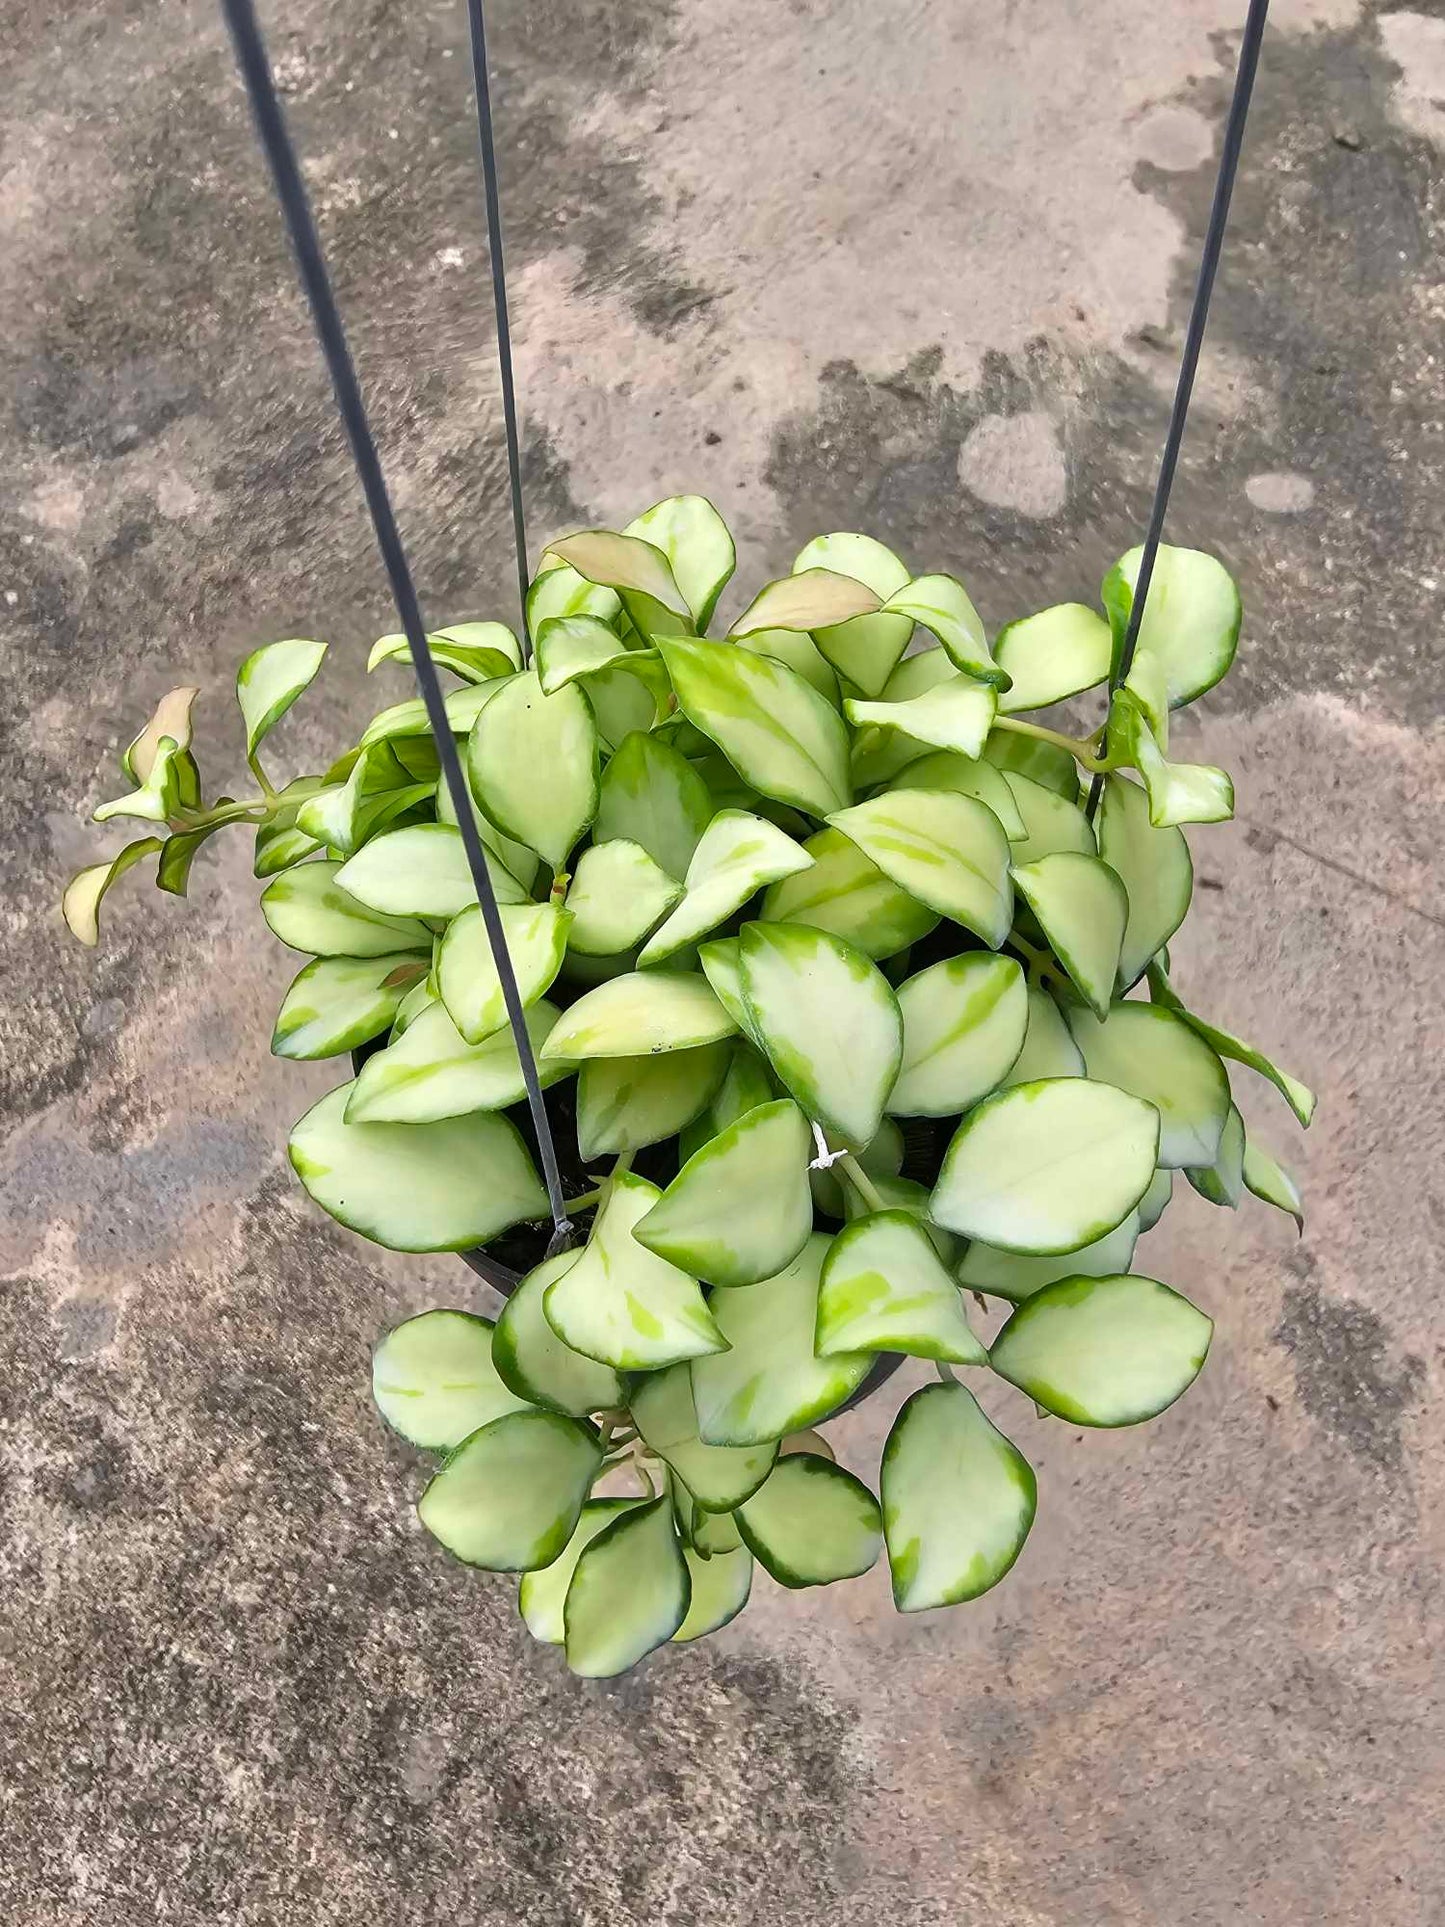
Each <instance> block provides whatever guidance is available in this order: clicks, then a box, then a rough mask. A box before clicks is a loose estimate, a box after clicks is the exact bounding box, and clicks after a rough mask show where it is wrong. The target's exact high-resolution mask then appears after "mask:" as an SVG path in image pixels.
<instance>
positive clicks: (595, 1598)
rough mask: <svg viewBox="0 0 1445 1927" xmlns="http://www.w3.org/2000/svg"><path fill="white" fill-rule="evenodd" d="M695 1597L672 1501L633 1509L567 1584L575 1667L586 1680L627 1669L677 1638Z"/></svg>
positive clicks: (611, 1525)
mask: <svg viewBox="0 0 1445 1927" xmlns="http://www.w3.org/2000/svg"><path fill="white" fill-rule="evenodd" d="M691 1602H692V1581H691V1580H690V1579H689V1577H688V1570H687V1562H686V1560H685V1559H684V1558H683V1556H682V1546H681V1544H680V1543H679V1541H678V1537H677V1533H676V1532H675V1530H674V1529H673V1523H672V1509H671V1507H670V1505H669V1504H668V1501H667V1499H666V1498H660V1499H653V1500H651V1501H650V1502H647V1503H645V1504H642V1505H637V1506H629V1507H628V1509H627V1510H626V1511H625V1512H623V1513H621V1514H619V1516H618V1517H617V1518H615V1519H611V1520H609V1521H608V1523H607V1524H606V1525H605V1526H604V1527H603V1528H602V1530H601V1532H599V1533H598V1535H597V1537H596V1538H595V1539H594V1540H593V1541H592V1543H591V1544H590V1545H588V1546H586V1547H585V1548H584V1549H583V1552H582V1556H581V1558H580V1559H579V1560H578V1561H577V1570H576V1571H575V1572H574V1573H573V1575H572V1583H571V1585H570V1586H569V1587H568V1588H567V1601H566V1604H565V1606H564V1608H563V1620H564V1623H565V1627H566V1651H567V1665H568V1667H569V1669H570V1670H571V1671H572V1672H574V1673H576V1674H577V1675H578V1676H579V1677H580V1678H582V1679H612V1678H614V1677H615V1676H616V1675H617V1674H618V1673H625V1672H626V1671H627V1669H628V1668H629V1667H630V1666H635V1665H636V1664H637V1662H638V1661H639V1660H640V1659H645V1658H646V1657H647V1655H648V1654H649V1653H650V1652H652V1650H653V1649H654V1647H657V1646H661V1645H662V1644H663V1643H664V1642H665V1641H667V1640H669V1639H671V1638H672V1636H673V1634H674V1633H675V1632H676V1631H677V1630H678V1628H679V1627H680V1626H681V1625H682V1623H683V1621H684V1620H685V1619H686V1618H687V1609H688V1606H689V1605H690V1604H691Z"/></svg>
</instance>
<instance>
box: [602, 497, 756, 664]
mask: <svg viewBox="0 0 1445 1927" xmlns="http://www.w3.org/2000/svg"><path fill="white" fill-rule="evenodd" d="M622 532H623V534H624V535H637V536H641V538H642V540H643V541H644V542H649V543H651V545H652V546H653V548H655V549H660V550H661V552H662V554H663V556H664V557H665V558H666V561H667V564H668V566H669V568H670V569H671V570H672V575H673V580H674V581H675V582H676V583H677V586H678V588H679V589H681V591H682V594H683V597H684V599H685V601H686V603H687V606H688V608H689V609H690V610H691V612H692V620H693V626H694V628H695V629H696V630H697V633H698V634H699V635H701V634H702V633H703V631H704V630H705V629H706V628H707V625H708V623H709V622H711V620H712V612H713V610H714V609H715V608H716V607H717V599H718V597H719V596H720V595H721V594H722V592H723V590H724V589H725V588H726V587H727V585H728V583H729V582H730V581H731V580H732V573H733V570H734V569H735V568H736V567H737V560H738V557H737V550H736V549H735V548H734V546H733V538H732V535H731V534H730V532H729V530H728V525H727V523H726V522H724V520H723V519H722V517H721V516H720V515H719V514H718V512H717V510H716V509H715V508H714V507H713V505H712V503H711V502H709V501H708V500H707V498H706V496H703V495H669V496H668V497H667V499H666V501H663V502H655V503H654V504H653V505H652V507H651V508H650V509H644V510H643V512H642V514H641V515H639V516H638V517H637V518H636V519H635V520H634V521H631V522H629V523H628V524H627V527H626V528H625V529H624V530H623V531H622Z"/></svg>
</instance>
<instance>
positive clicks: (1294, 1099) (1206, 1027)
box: [1149, 965, 1315, 1129]
mask: <svg viewBox="0 0 1445 1927" xmlns="http://www.w3.org/2000/svg"><path fill="white" fill-rule="evenodd" d="M1149 994H1150V996H1151V997H1152V998H1153V1000H1154V1002H1155V1003H1156V1004H1159V1005H1162V1006H1163V1007H1164V1008H1165V1009H1167V1010H1171V1011H1173V1012H1174V1014H1175V1015H1176V1016H1177V1017H1181V1018H1182V1019H1183V1020H1184V1022H1185V1023H1186V1024H1188V1026H1189V1028H1190V1029H1191V1030H1192V1031H1194V1032H1195V1034H1196V1035H1197V1036H1199V1037H1202V1038H1203V1039H1204V1041H1205V1043H1206V1044H1208V1045H1209V1047H1210V1049H1211V1050H1213V1051H1216V1052H1217V1053H1218V1055H1219V1056H1220V1057H1224V1058H1228V1059H1229V1061H1230V1062H1231V1063H1233V1064H1243V1065H1244V1066H1245V1067H1246V1068H1247V1069H1248V1070H1252V1071H1256V1072H1258V1074H1259V1075H1260V1076H1261V1077H1262V1078H1264V1079H1265V1081H1266V1082H1267V1083H1270V1084H1273V1086H1274V1088H1275V1089H1276V1090H1277V1091H1278V1092H1279V1094H1280V1096H1281V1097H1282V1098H1283V1099H1284V1101H1285V1103H1286V1104H1288V1105H1289V1107H1290V1109H1291V1110H1292V1111H1293V1112H1294V1114H1295V1116H1296V1118H1297V1119H1298V1120H1299V1122H1300V1123H1301V1124H1303V1125H1304V1126H1305V1128H1306V1129H1308V1128H1309V1124H1310V1120H1311V1119H1312V1118H1313V1117H1314V1114H1315V1094H1314V1092H1313V1091H1312V1090H1311V1089H1310V1088H1309V1086H1308V1085H1307V1084H1301V1082H1300V1081H1299V1079H1298V1078H1297V1077H1291V1076H1290V1074H1289V1072H1288V1071H1282V1070H1281V1069H1280V1067H1279V1065H1278V1064H1276V1063H1275V1062H1274V1061H1273V1060H1272V1059H1271V1058H1268V1057H1266V1056H1265V1054H1264V1052H1263V1051H1262V1050H1260V1049H1258V1048H1257V1046H1255V1045H1254V1044H1246V1043H1245V1042H1244V1040H1243V1038H1240V1037H1235V1036H1233V1035H1232V1034H1231V1033H1230V1032H1229V1031H1227V1030H1218V1029H1216V1027H1215V1026H1214V1025H1213V1024H1206V1023H1205V1021H1204V1019H1203V1018H1202V1017H1196V1016H1195V1015H1194V1012H1193V1011H1192V1010H1186V1009H1185V1007H1184V1005H1183V1004H1182V1003H1181V1002H1180V999H1179V996H1178V993H1177V992H1176V991H1175V990H1174V989H1173V988H1172V986H1171V985H1170V982H1169V978H1168V975H1167V973H1166V972H1164V971H1162V970H1160V969H1159V967H1158V966H1157V965H1156V966H1155V968H1154V969H1153V970H1152V971H1151V972H1150V973H1149Z"/></svg>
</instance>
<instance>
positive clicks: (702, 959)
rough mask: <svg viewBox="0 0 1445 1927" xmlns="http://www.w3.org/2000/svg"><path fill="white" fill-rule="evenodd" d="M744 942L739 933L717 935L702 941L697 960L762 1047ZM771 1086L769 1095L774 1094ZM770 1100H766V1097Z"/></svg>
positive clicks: (726, 1007) (728, 1007)
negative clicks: (748, 991) (746, 979)
mask: <svg viewBox="0 0 1445 1927" xmlns="http://www.w3.org/2000/svg"><path fill="white" fill-rule="evenodd" d="M741 952H742V946H741V944H740V943H739V942H738V940H737V938H736V937H715V938H714V939H713V941H712V942H711V943H705V944H702V945H701V946H700V947H699V949H698V953H697V960H698V962H699V963H700V964H701V965H702V971H703V975H704V976H705V977H706V978H707V980H708V983H709V984H710V985H711V986H712V989H713V992H714V994H715V995H716V997H717V999H718V1002H719V1003H720V1004H721V1005H722V1007H723V1009H724V1010H725V1011H726V1012H727V1014H728V1016H729V1017H731V1018H732V1020H733V1022H734V1024H735V1025H736V1026H737V1028H738V1029H739V1030H740V1031H741V1032H742V1034H743V1036H744V1037H746V1038H748V1039H750V1040H751V1042H752V1044H753V1045H754V1047H755V1048H756V1049H757V1050H759V1051H761V1050H762V1048H763V1046H762V1043H761V1041H760V1040H759V1037H758V1033H757V1029H756V1026H755V1025H754V1023H753V1014H752V1012H751V1011H750V1010H749V1009H748V1005H747V999H746V998H745V997H744V995H743V975H742V954H741ZM773 1094H774V1093H773V1092H772V1091H771V1090H769V1092H768V1096H769V1097H771V1096H773ZM762 1101H764V1102H765V1101H766V1100H762Z"/></svg>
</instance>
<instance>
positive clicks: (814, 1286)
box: [692, 1232, 873, 1445]
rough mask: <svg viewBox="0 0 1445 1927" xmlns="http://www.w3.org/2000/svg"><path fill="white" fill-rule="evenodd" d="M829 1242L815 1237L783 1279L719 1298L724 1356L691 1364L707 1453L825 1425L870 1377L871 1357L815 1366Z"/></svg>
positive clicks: (843, 1357)
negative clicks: (713, 1448)
mask: <svg viewBox="0 0 1445 1927" xmlns="http://www.w3.org/2000/svg"><path fill="white" fill-rule="evenodd" d="M831 1242H832V1241H831V1239H829V1238H828V1237H827V1236H825V1235H824V1234H822V1233H819V1232H814V1234H813V1235H812V1237H810V1238H809V1240H808V1242H807V1244H806V1245H804V1247H803V1249H802V1250H801V1251H800V1252H799V1253H798V1255H797V1257H796V1258H795V1259H794V1260H793V1262H792V1263H791V1264H790V1265H789V1266H788V1267H787V1269H786V1270H785V1271H781V1272H779V1274H778V1276H777V1277H776V1278H770V1279H768V1280H767V1281H766V1282H765V1283H763V1284H759V1285H755V1286H754V1287H753V1289H752V1290H751V1291H724V1292H719V1293H718V1294H717V1296H716V1297H715V1298H714V1299H713V1313H714V1316H715V1317H716V1319H717V1322H718V1326H719V1328H720V1330H721V1332H722V1335H723V1338H724V1339H725V1340H726V1342H727V1344H728V1346H729V1347H730V1349H729V1350H727V1351H724V1352H718V1353H715V1354H714V1355H713V1356H711V1357H708V1358H696V1359H694V1360H693V1363H692V1391H693V1398H694V1399H695V1401H696V1404H697V1420H698V1431H699V1434H700V1435H701V1436H702V1437H703V1438H704V1439H706V1440H707V1442H708V1443H709V1444H710V1445H766V1444H767V1443H768V1441H769V1440H771V1439H781V1438H783V1437H785V1436H786V1435H787V1434H788V1433H789V1432H798V1431H801V1430H802V1429H803V1427H804V1426H808V1425H812V1424H813V1423H815V1421H817V1420H818V1419H822V1418H826V1417H827V1416H828V1414H829V1413H830V1412H834V1411H836V1410H837V1409H838V1407H839V1406H840V1405H841V1404H843V1402H844V1401H845V1400H846V1399H847V1398H849V1397H850V1396H851V1395H852V1394H853V1393H854V1392H856V1391H857V1389H858V1387H859V1386H860V1385H861V1384H862V1382H863V1380H864V1379H865V1378H866V1377H867V1376H868V1372H869V1369H870V1367H871V1366H872V1363H873V1359H872V1355H871V1353H868V1352H839V1353H837V1354H835V1355H834V1356H833V1357H831V1358H819V1357H817V1356H816V1354H815V1352H814V1350H813V1334H814V1332H815V1330H816V1328H817V1322H818V1288H819V1282H820V1279H821V1276H822V1269H823V1259H824V1257H825V1256H826V1254H827V1250H828V1246H829V1244H830V1243H831Z"/></svg>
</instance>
